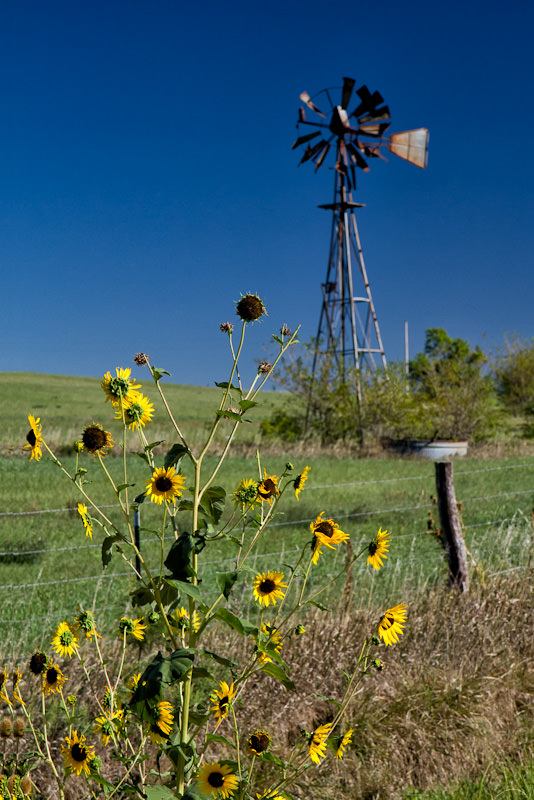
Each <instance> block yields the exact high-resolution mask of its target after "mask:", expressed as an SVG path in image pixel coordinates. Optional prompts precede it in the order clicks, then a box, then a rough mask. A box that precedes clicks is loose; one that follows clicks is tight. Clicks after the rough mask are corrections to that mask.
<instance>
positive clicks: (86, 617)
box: [74, 608, 101, 640]
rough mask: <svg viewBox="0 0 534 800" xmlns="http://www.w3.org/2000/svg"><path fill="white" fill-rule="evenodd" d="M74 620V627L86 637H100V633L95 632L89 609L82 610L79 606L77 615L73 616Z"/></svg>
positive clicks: (93, 619) (93, 620)
mask: <svg viewBox="0 0 534 800" xmlns="http://www.w3.org/2000/svg"><path fill="white" fill-rule="evenodd" d="M74 622H75V623H76V627H77V628H78V630H79V631H80V632H81V633H84V634H85V638H86V639H91V640H92V638H93V636H98V637H99V638H101V637H100V634H99V633H97V631H96V627H95V618H94V616H93V613H92V612H91V611H84V610H83V609H82V608H80V610H79V612H78V616H77V617H74Z"/></svg>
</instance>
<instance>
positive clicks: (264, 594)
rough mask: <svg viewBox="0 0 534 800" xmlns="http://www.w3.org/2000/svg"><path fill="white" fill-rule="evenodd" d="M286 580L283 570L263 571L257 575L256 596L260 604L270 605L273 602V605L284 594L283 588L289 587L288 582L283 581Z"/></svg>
mask: <svg viewBox="0 0 534 800" xmlns="http://www.w3.org/2000/svg"><path fill="white" fill-rule="evenodd" d="M283 580H284V573H283V572H273V571H270V572H261V573H260V574H259V575H256V578H255V579H254V598H255V599H256V600H257V601H258V603H259V604H260V605H264V606H268V605H269V603H272V604H273V606H274V604H275V603H276V601H277V599H278V598H279V597H280V598H282V597H283V596H284V593H283V591H282V589H287V583H282V581H283Z"/></svg>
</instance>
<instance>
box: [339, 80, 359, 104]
mask: <svg viewBox="0 0 534 800" xmlns="http://www.w3.org/2000/svg"><path fill="white" fill-rule="evenodd" d="M355 83H356V81H355V80H354V78H343V91H342V93H341V108H347V106H348V104H349V103H350V98H351V97H352V90H353V89H354V84H355Z"/></svg>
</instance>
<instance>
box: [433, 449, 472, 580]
mask: <svg viewBox="0 0 534 800" xmlns="http://www.w3.org/2000/svg"><path fill="white" fill-rule="evenodd" d="M435 468H436V492H437V496H438V510H439V519H440V523H441V531H442V535H443V539H444V542H445V550H446V553H447V559H448V562H449V582H450V584H451V586H456V587H458V588H459V589H460V591H461V592H467V590H468V589H469V575H468V573H467V557H466V553H465V543H464V538H463V536H462V527H461V525H460V517H459V516H458V506H457V505H456V494H455V491H454V477H453V471H452V462H451V461H436V462H435Z"/></svg>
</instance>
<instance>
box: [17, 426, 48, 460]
mask: <svg viewBox="0 0 534 800" xmlns="http://www.w3.org/2000/svg"><path fill="white" fill-rule="evenodd" d="M28 422H29V423H30V430H29V431H28V433H27V435H26V441H27V442H28V444H25V445H24V447H23V448H22V449H23V450H31V453H30V461H31V460H32V459H33V458H34V459H35V460H36V461H39V459H40V458H41V456H42V454H43V453H42V450H41V444H42V442H43V437H42V435H41V429H42V426H41V418H40V417H37V419H36V418H35V417H34V416H33V414H28Z"/></svg>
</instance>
